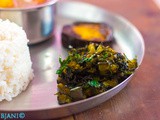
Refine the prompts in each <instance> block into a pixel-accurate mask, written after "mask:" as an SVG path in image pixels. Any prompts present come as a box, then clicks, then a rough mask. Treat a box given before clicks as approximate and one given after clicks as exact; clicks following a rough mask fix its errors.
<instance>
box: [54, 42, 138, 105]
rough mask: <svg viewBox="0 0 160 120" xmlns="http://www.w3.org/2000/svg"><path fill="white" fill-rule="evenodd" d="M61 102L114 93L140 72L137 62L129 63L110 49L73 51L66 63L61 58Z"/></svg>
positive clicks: (94, 46) (89, 47) (91, 47)
mask: <svg viewBox="0 0 160 120" xmlns="http://www.w3.org/2000/svg"><path fill="white" fill-rule="evenodd" d="M59 62H60V67H59V69H58V70H57V72H56V73H57V74H58V79H57V83H58V93H57V96H58V102H59V104H66V103H71V102H74V101H78V100H82V99H85V98H89V97H92V96H94V95H97V94H99V93H102V92H105V91H106V90H109V89H111V88H112V87H114V86H116V85H117V84H119V83H121V82H122V81H123V80H125V79H126V78H127V77H128V76H130V75H131V74H132V73H133V72H134V70H135V69H136V68H137V59H136V58H135V59H133V60H129V59H128V58H127V57H126V56H125V55H124V54H121V53H118V52H116V51H115V50H113V49H112V48H110V47H109V46H104V45H102V44H95V43H92V44H89V45H86V46H85V47H82V48H76V49H75V48H72V49H70V51H69V53H68V57H67V58H66V59H65V60H62V59H61V58H59Z"/></svg>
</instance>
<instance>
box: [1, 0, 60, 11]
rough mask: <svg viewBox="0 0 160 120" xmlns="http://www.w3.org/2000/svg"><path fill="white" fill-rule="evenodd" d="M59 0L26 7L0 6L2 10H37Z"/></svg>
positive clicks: (50, 0)
mask: <svg viewBox="0 0 160 120" xmlns="http://www.w3.org/2000/svg"><path fill="white" fill-rule="evenodd" d="M57 2H58V0H49V1H47V2H45V3H43V4H40V5H35V6H31V7H26V8H0V11H32V10H36V9H40V8H44V7H47V6H50V5H53V4H55V3H57Z"/></svg>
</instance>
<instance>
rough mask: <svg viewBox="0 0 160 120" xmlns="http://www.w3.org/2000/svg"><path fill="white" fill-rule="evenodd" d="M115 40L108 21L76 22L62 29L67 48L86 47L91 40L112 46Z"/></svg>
mask: <svg viewBox="0 0 160 120" xmlns="http://www.w3.org/2000/svg"><path fill="white" fill-rule="evenodd" d="M113 41H114V37H113V30H112V28H111V27H110V26H109V25H108V24H106V23H93V22H75V23H73V24H71V25H65V26H64V27H63V29H62V44H63V46H64V47H66V48H68V47H69V46H72V47H74V48H78V47H84V46H85V45H87V44H89V43H91V42H94V43H101V44H103V45H109V46H111V43H113Z"/></svg>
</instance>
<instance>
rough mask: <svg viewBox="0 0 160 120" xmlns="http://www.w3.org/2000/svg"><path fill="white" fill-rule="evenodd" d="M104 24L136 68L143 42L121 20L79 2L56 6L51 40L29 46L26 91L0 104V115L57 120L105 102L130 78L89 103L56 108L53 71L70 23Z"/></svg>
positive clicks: (82, 102)
mask: <svg viewBox="0 0 160 120" xmlns="http://www.w3.org/2000/svg"><path fill="white" fill-rule="evenodd" d="M77 20H78V21H93V22H106V23H108V24H109V25H111V26H112V27H113V29H114V36H115V38H116V43H115V44H114V46H113V47H114V49H116V50H118V51H119V52H124V53H125V54H126V55H127V56H128V57H129V58H134V57H135V56H137V57H138V63H139V65H140V64H141V62H142V59H143V55H144V42H143V38H142V36H141V34H140V33H139V32H138V30H137V29H136V28H135V27H134V26H133V25H132V24H131V23H129V22H128V21H127V20H125V19H124V18H122V17H120V16H118V15H116V14H113V13H110V12H107V11H104V10H102V9H100V8H97V7H95V6H92V5H89V4H85V3H80V2H62V3H59V4H58V5H57V16H56V29H55V38H54V39H53V40H49V41H47V42H43V43H41V44H39V45H35V46H30V52H31V58H32V61H33V68H34V73H35V78H34V80H33V81H32V82H31V83H30V85H29V87H28V89H27V90H26V91H24V92H23V93H21V94H20V95H19V96H17V97H16V98H14V99H13V101H11V102H7V101H3V102H1V103H0V111H6V112H25V113H26V118H27V119H29V118H31V117H32V118H34V119H37V118H41V119H46V118H57V117H63V116H67V115H70V114H74V113H78V112H81V111H84V110H87V109H90V108H92V107H95V106H97V105H99V104H101V103H103V102H104V101H106V100H108V99H109V98H111V97H112V96H114V95H115V94H117V93H118V92H119V91H120V90H122V89H123V88H124V87H125V86H126V85H127V83H128V82H129V81H130V78H131V77H132V75H131V76H130V77H129V78H128V79H126V80H125V81H123V82H122V83H121V84H119V85H117V86H116V87H114V88H112V89H110V90H109V91H106V92H104V93H102V94H99V95H97V96H94V97H91V98H89V99H85V100H81V101H78V102H74V103H71V104H67V105H58V102H57V96H55V95H54V94H55V93H56V92H57V87H56V79H57V75H56V74H55V71H56V70H57V69H58V67H59V63H58V58H59V57H60V56H61V57H63V58H64V57H65V56H66V55H67V52H66V49H65V48H63V46H62V45H61V35H60V33H61V28H62V26H63V25H64V24H69V23H72V22H74V21H77Z"/></svg>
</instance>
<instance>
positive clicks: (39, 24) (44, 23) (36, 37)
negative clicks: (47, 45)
mask: <svg viewBox="0 0 160 120" xmlns="http://www.w3.org/2000/svg"><path fill="white" fill-rule="evenodd" d="M57 1H58V0H50V1H48V2H46V3H44V4H41V5H36V6H34V7H27V8H0V19H2V20H6V19H9V20H10V21H12V22H15V23H16V24H18V25H19V26H22V27H23V29H24V30H25V32H26V34H27V38H28V39H29V40H30V42H29V44H35V43H39V42H42V41H45V40H47V39H49V38H50V37H51V36H52V35H53V30H54V23H55V19H54V17H55V8H56V7H55V4H56V2H57ZM8 27H9V26H8Z"/></svg>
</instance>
